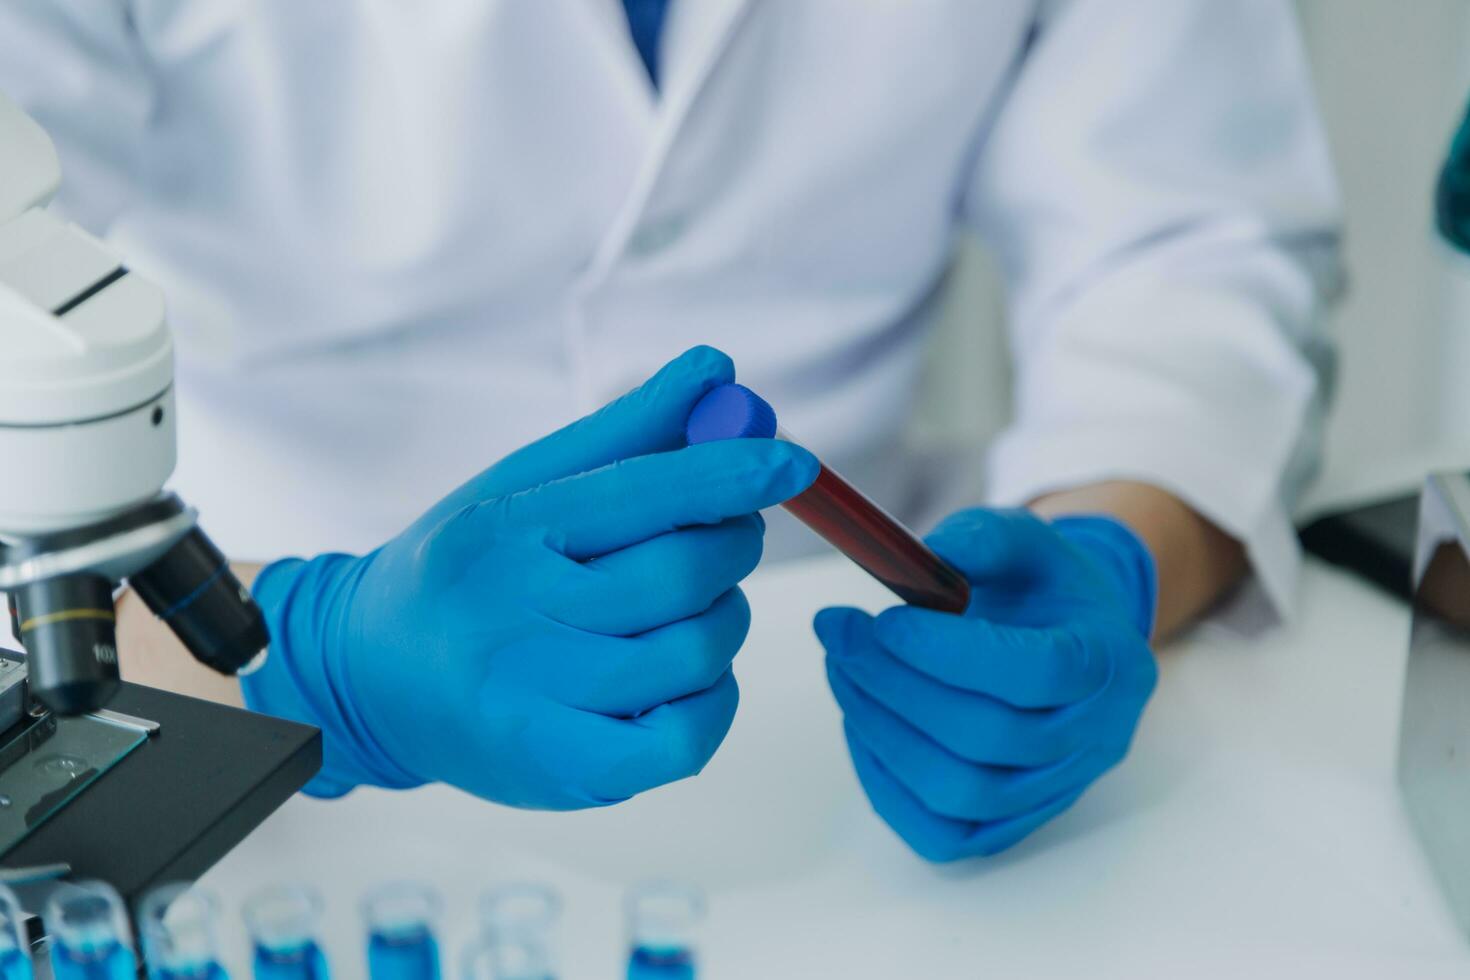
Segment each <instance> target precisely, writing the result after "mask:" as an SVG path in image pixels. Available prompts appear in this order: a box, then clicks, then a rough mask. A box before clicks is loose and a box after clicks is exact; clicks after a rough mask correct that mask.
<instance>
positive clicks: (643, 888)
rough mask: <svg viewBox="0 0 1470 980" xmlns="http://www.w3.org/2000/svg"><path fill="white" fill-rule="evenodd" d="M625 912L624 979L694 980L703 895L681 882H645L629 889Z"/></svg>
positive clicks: (702, 913) (703, 908)
mask: <svg viewBox="0 0 1470 980" xmlns="http://www.w3.org/2000/svg"><path fill="white" fill-rule="evenodd" d="M625 910H626V913H627V920H628V980H694V975H695V970H696V963H695V956H694V949H695V936H694V934H695V930H696V929H697V928H698V927H699V925H700V923H702V922H703V921H704V915H705V903H704V894H703V893H702V892H701V891H700V890H699V889H698V888H696V887H694V886H693V885H688V884H684V883H682V882H677V881H647V882H643V883H642V884H639V885H635V886H633V888H631V889H629V891H628V897H627V899H626V902H625Z"/></svg>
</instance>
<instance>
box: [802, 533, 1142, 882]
mask: <svg viewBox="0 0 1470 980" xmlns="http://www.w3.org/2000/svg"><path fill="white" fill-rule="evenodd" d="M927 540H928V542H929V544H930V546H931V547H933V549H934V550H935V551H936V552H938V553H939V554H940V555H941V556H943V557H944V558H945V559H947V560H948V561H950V562H951V563H952V564H954V566H955V567H956V568H958V569H959V570H960V571H962V572H964V574H965V576H966V577H967V578H969V580H970V583H971V585H972V587H973V588H972V592H971V596H970V608H969V609H968V610H967V611H966V612H965V614H964V615H962V616H958V615H953V614H950V613H940V612H933V611H931V610H927V609H918V608H915V607H912V606H899V607H896V608H893V609H887V610H885V611H884V612H882V613H881V614H880V615H878V616H877V617H876V618H874V617H872V616H869V615H867V614H866V613H863V612H861V611H859V610H856V609H845V608H834V609H824V610H822V611H821V612H820V613H818V614H817V619H816V630H817V636H818V637H819V638H820V639H821V641H822V644H823V646H825V647H826V648H827V676H828V680H829V681H830V683H831V685H832V690H833V692H834V693H835V694H836V696H837V701H838V704H840V705H841V707H842V710H843V714H844V727H845V730H846V733H847V742H848V747H849V749H850V750H851V752H852V758H853V764H854V766H855V767H856V769H857V774H858V778H859V779H860V780H861V782H862V784H863V788H864V789H865V790H866V791H867V794H868V798H869V799H870V800H871V801H872V804H873V808H874V809H875V810H877V812H878V814H879V816H881V817H882V818H883V819H884V820H886V821H887V822H888V824H889V825H890V826H891V827H892V828H893V829H894V830H895V831H897V832H898V834H899V836H901V837H902V838H903V839H904V840H905V841H907V842H908V844H909V846H911V847H912V848H913V849H914V850H915V851H917V852H918V853H919V854H921V855H923V856H924V857H926V858H929V859H930V860H933V861H949V860H954V859H957V858H962V857H970V856H974V855H980V854H994V853H996V852H997V851H1000V850H1003V849H1004V848H1007V847H1009V846H1010V845H1012V844H1014V843H1016V842H1017V841H1019V840H1020V839H1021V838H1022V837H1025V836H1026V835H1027V834H1029V833H1030V832H1031V831H1032V830H1034V829H1036V828H1037V827H1039V826H1040V825H1041V824H1042V823H1044V822H1046V821H1047V820H1049V819H1051V818H1052V817H1054V816H1056V815H1057V814H1058V813H1061V812H1062V811H1063V810H1065V809H1066V808H1067V807H1068V806H1070V805H1071V804H1072V802H1073V801H1074V800H1076V799H1077V797H1078V796H1080V795H1082V791H1083V790H1085V789H1086V788H1087V787H1088V785H1089V784H1090V783H1092V781H1093V780H1095V779H1097V778H1098V777H1099V776H1100V775H1102V774H1103V773H1104V772H1105V771H1107V770H1108V769H1110V768H1111V767H1112V766H1114V765H1115V764H1117V763H1118V762H1119V761H1120V760H1121V759H1122V758H1123V756H1124V755H1125V754H1126V753H1127V751H1128V745H1129V742H1130V741H1131V739H1132V736H1133V729H1134V727H1135V726H1136V725H1137V724H1138V717H1139V714H1140V713H1141V712H1142V710H1143V706H1144V703H1145V702H1146V701H1147V700H1148V697H1149V694H1150V693H1151V692H1152V691H1153V687H1154V680H1155V677H1156V674H1157V670H1156V667H1155V664H1154V658H1153V653H1152V652H1151V651H1150V650H1149V646H1148V635H1149V630H1150V629H1151V627H1152V623H1153V614H1154V602H1155V595H1156V587H1155V582H1154V567H1153V559H1152V557H1151V556H1150V555H1149V553H1148V551H1147V549H1146V548H1145V547H1144V545H1143V544H1142V542H1140V541H1139V540H1138V538H1137V537H1136V536H1134V534H1133V533H1132V532H1131V531H1129V530H1128V529H1127V528H1125V527H1124V526H1123V525H1122V524H1120V523H1118V522H1117V521H1114V520H1112V519H1109V518H1103V517H1065V518H1061V519H1059V520H1056V521H1054V522H1053V523H1050V524H1048V523H1046V522H1045V521H1043V520H1041V519H1040V518H1038V517H1036V516H1034V515H1032V514H1030V513H1028V512H1024V511H995V510H967V511H961V512H960V513H958V514H955V515H953V516H952V517H950V518H948V519H947V520H946V521H944V523H942V524H941V525H940V526H939V528H938V529H937V530H935V532H934V533H933V534H931V535H930V536H929V537H928V539H927Z"/></svg>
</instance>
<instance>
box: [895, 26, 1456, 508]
mask: <svg viewBox="0 0 1470 980" xmlns="http://www.w3.org/2000/svg"><path fill="white" fill-rule="evenodd" d="M1221 2H1229V0H1221ZM1298 6H1299V7H1300V9H1301V14H1302V23H1303V28H1304V31H1305V35H1306V39H1307V46H1308V49H1309V53H1310V56H1311V58H1312V62H1313V67H1314V71H1315V73H1316V76H1317V82H1318V97H1319V100H1320V102H1321V105H1322V111H1323V115H1324V117H1325V119H1326V120H1327V127H1328V132H1329V136H1330V138H1331V141H1332V144H1333V149H1334V151H1335V153H1336V156H1337V164H1338V171H1339V174H1340V176H1341V179H1342V185H1343V192H1344V196H1345V198H1346V201H1347V210H1348V239H1347V261H1348V265H1349V270H1350V275H1351V277H1352V285H1351V291H1350V293H1349V295H1348V297H1347V299H1346V300H1345V302H1344V303H1343V305H1342V306H1341V308H1340V309H1339V310H1338V312H1337V315H1336V316H1335V317H1334V324H1333V328H1334V332H1335V334H1336V336H1337V338H1338V341H1339V345H1340V350H1341V356H1342V363H1341V374H1340V378H1339V388H1338V397H1337V403H1336V408H1335V412H1334V415H1333V419H1332V424H1331V429H1330V433H1329V439H1328V449H1327V460H1326V469H1325V471H1324V474H1323V478H1322V480H1321V481H1319V483H1320V486H1319V488H1318V491H1317V493H1316V494H1315V495H1314V496H1316V497H1318V498H1319V499H1321V498H1342V497H1352V496H1355V495H1358V494H1361V493H1364V492H1371V491H1373V490H1376V489H1378V488H1380V487H1386V486H1392V485H1394V484H1400V483H1406V482H1407V483H1412V482H1416V481H1417V480H1418V478H1419V477H1420V476H1422V471H1423V470H1425V469H1427V468H1429V467H1430V466H1432V465H1446V464H1451V463H1452V464H1455V465H1470V260H1463V261H1462V260H1457V259H1455V258H1453V257H1452V256H1450V254H1449V252H1448V249H1446V248H1444V247H1443V246H1441V245H1440V244H1439V243H1438V242H1437V240H1436V239H1435V236H1434V234H1433V220H1432V213H1433V209H1432V201H1433V187H1434V182H1435V179H1436V177H1437V175H1438V171H1439V167H1440V164H1441V162H1442V159H1443V156H1444V153H1445V150H1446V148H1447V147H1448V144H1449V140H1450V137H1451V135H1452V134H1453V132H1454V130H1455V127H1456V126H1457V125H1458V123H1459V120H1460V117H1461V115H1462V113H1463V111H1464V108H1465V104H1466V102H1467V101H1470V2H1467V0H1299V2H1298ZM999 297H1000V289H999V286H998V284H997V283H996V281H995V278H994V276H993V274H992V271H991V269H990V268H989V264H988V262H987V260H986V259H985V257H984V256H983V255H982V254H981V253H980V252H979V250H978V249H971V250H969V251H968V252H967V253H966V255H965V257H964V258H963V259H962V261H961V262H960V264H959V266H958V267H957V269H956V272H955V276H954V278H953V282H952V289H951V295H950V298H949V308H948V311H947V315H946V317H945V320H944V323H943V324H942V326H941V328H940V333H939V338H938V342H937V343H936V344H935V353H936V355H937V356H936V357H935V359H934V362H933V364H932V365H931V379H932V380H931V384H930V388H929V399H928V402H927V404H926V405H925V406H924V408H923V411H922V412H921V416H920V419H919V434H920V436H921V438H923V439H925V440H926V441H943V442H948V441H951V440H959V439H964V440H974V439H977V438H981V439H983V438H985V437H987V436H988V435H990V434H992V433H993V432H994V431H995V430H996V429H997V428H998V427H999V426H1000V425H1002V424H1003V423H1004V419H1005V415H1006V411H1007V408H1006V406H1007V405H1008V400H1009V390H1008V385H1007V378H1006V371H1005V368H1004V365H1005V362H1006V356H1007V355H1006V350H1005V345H1004V341H1003V338H1002V332H1001V330H1000V327H999V309H1000V299H999ZM977 364H981V365H985V368H984V370H982V371H981V373H980V375H979V376H978V377H977V376H976V375H975V374H974V366H975V365H977Z"/></svg>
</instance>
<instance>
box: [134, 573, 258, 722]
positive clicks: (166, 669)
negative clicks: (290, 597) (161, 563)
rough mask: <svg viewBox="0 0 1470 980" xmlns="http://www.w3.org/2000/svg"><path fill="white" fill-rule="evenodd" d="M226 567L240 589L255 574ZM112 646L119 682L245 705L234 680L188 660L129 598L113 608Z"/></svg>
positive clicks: (157, 623) (155, 621)
mask: <svg viewBox="0 0 1470 980" xmlns="http://www.w3.org/2000/svg"><path fill="white" fill-rule="evenodd" d="M230 567H231V569H233V570H234V572H235V575H236V576H237V577H238V578H239V579H240V581H241V583H242V584H244V585H245V587H246V588H249V587H250V585H251V583H253V582H254V581H255V576H256V574H258V573H259V572H260V568H261V566H259V565H253V564H245V563H239V562H235V563H231V565H230ZM117 645H118V655H119V657H120V658H121V664H122V675H123V679H124V680H128V681H132V682H134V683H137V684H144V685H147V686H148V687H157V688H162V689H164V690H167V691H176V692H178V693H179V694H188V695H191V696H193V697H196V698H203V699H205V700H207V701H217V702H219V703H220V704H232V705H235V706H237V707H243V706H244V704H245V699H244V697H243V696H242V695H241V693H240V681H239V680H238V679H237V678H234V677H226V676H225V675H223V674H219V673H216V672H215V671H213V670H210V669H209V668H208V667H206V666H204V665H203V664H201V663H199V661H197V660H195V659H194V658H193V657H192V656H190V654H189V651H187V650H185V649H184V646H183V644H181V643H180V642H179V641H178V639H177V638H175V637H174V635H173V633H172V632H170V631H169V628H168V627H167V626H165V625H164V624H163V622H162V621H161V620H159V619H158V618H156V617H155V616H154V615H153V613H151V612H150V611H149V610H148V607H147V606H145V605H143V603H142V601H141V600H140V599H139V598H138V597H137V596H135V595H133V594H132V593H128V594H126V595H124V596H123V598H122V599H121V600H120V601H119V602H118V606H117Z"/></svg>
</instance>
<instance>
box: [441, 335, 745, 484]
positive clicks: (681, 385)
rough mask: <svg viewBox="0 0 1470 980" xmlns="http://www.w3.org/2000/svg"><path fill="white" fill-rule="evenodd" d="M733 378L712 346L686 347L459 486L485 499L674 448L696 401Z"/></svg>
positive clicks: (729, 365) (732, 367)
mask: <svg viewBox="0 0 1470 980" xmlns="http://www.w3.org/2000/svg"><path fill="white" fill-rule="evenodd" d="M734 380H735V364H734V362H732V361H731V360H730V358H729V356H727V355H726V354H724V353H723V352H721V351H718V350H716V349H715V348H713V347H694V348H691V349H689V350H687V351H685V352H684V353H683V354H680V355H679V356H678V357H676V358H674V359H673V360H672V361H670V362H669V363H667V364H665V365H664V366H663V367H662V368H661V369H660V370H659V371H658V373H657V374H655V375H654V376H653V377H651V378H649V379H648V380H647V381H645V382H644V383H643V384H641V385H639V386H638V387H637V388H634V389H633V390H632V391H630V392H628V394H626V395H624V396H622V397H621V398H619V399H617V400H616V401H613V402H611V403H609V404H607V405H605V406H604V407H602V408H601V409H598V410H597V411H596V412H593V413H592V414H591V415H588V416H585V417H583V418H581V419H578V420H577V421H575V422H573V423H571V424H570V425H568V426H566V427H564V428H562V429H558V430H557V431H556V432H553V433H552V434H551V435H549V436H546V437H545V438H543V439H539V440H537V441H536V442H533V443H531V444H530V445H529V446H526V447H524V448H522V449H519V450H517V451H516V452H514V453H511V454H510V455H509V456H507V457H505V458H504V459H503V460H501V461H500V462H499V463H496V464H495V465H494V466H493V467H491V468H490V469H489V470H487V471H485V472H484V473H483V474H481V475H480V476H479V477H476V478H475V479H474V480H471V481H470V483H469V484H467V485H466V486H465V487H464V488H463V489H464V490H466V491H470V492H471V493H472V494H473V496H474V498H476V499H480V500H484V499H487V498H490V497H499V496H503V495H505V494H508V493H518V492H520V491H522V490H529V489H531V488H532V487H536V486H540V485H541V484H543V483H550V482H551V481H552V480H559V479H562V478H563V477H568V476H574V475H576V474H578V473H585V472H587V471H588V470H594V469H597V468H598V467H601V466H606V465H607V464H609V463H613V462H616V461H618V460H622V459H629V458H631V457H634V456H646V455H648V454H649V453H658V452H666V451H668V450H673V449H679V448H681V447H682V446H683V445H684V443H685V439H684V427H685V424H686V423H687V422H688V420H689V413H690V411H692V410H693V408H694V406H695V404H696V403H697V402H698V401H699V400H700V398H702V397H704V394H705V392H707V391H709V390H710V389H711V388H715V387H718V386H719V385H723V384H728V383H730V382H731V381H734ZM456 496H458V495H456ZM463 502H464V503H469V502H472V501H470V500H465V501H463Z"/></svg>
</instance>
